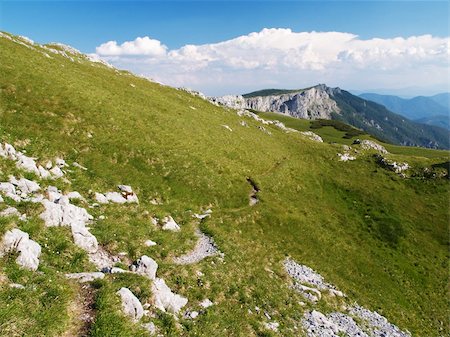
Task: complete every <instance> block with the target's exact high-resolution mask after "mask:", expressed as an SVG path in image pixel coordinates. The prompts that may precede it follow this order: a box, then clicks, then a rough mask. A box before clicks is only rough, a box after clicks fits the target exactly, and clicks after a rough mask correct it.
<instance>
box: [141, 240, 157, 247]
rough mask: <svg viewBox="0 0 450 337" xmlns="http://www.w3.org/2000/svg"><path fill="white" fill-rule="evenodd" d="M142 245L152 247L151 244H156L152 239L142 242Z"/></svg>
mask: <svg viewBox="0 0 450 337" xmlns="http://www.w3.org/2000/svg"><path fill="white" fill-rule="evenodd" d="M144 245H146V246H147V247H152V246H156V245H157V243H156V242H155V241H152V240H146V241H145V242H144Z"/></svg>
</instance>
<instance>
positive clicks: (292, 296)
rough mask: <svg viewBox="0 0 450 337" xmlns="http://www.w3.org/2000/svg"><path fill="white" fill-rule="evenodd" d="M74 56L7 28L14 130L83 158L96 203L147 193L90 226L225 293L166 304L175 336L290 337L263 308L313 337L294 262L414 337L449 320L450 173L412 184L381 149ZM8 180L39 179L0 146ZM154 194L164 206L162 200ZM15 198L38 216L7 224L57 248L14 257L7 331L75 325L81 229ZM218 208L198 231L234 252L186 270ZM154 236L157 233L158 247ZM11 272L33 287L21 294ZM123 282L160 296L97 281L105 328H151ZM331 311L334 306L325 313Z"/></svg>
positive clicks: (438, 331) (422, 156) (22, 141)
mask: <svg viewBox="0 0 450 337" xmlns="http://www.w3.org/2000/svg"><path fill="white" fill-rule="evenodd" d="M45 54H48V55H49V57H47V56H46V55H45ZM69 56H70V57H72V59H73V61H72V60H70V59H69V58H67V57H64V56H62V55H57V54H54V53H50V52H48V51H46V50H45V49H42V48H41V47H38V46H30V45H28V44H27V43H23V44H20V43H17V42H13V41H10V40H8V39H6V38H4V37H0V118H1V123H0V141H2V142H5V141H6V142H9V143H12V144H14V145H15V146H16V147H17V148H18V149H21V150H26V151H27V153H28V154H30V155H32V156H35V157H38V158H39V160H40V161H41V162H43V163H45V161H46V160H47V159H53V158H55V157H56V156H60V157H63V158H64V159H65V160H66V161H67V162H69V163H71V162H75V161H76V162H78V163H79V164H81V165H83V166H85V167H86V168H87V170H86V171H84V170H80V169H72V168H71V169H70V170H68V172H67V174H66V178H67V180H63V179H59V180H57V181H56V182H55V183H54V184H56V185H57V187H58V188H60V189H61V190H63V191H78V192H80V193H81V194H82V195H83V196H85V197H86V198H87V202H88V204H92V202H93V200H92V196H93V192H96V191H108V190H113V189H114V188H115V186H116V185H117V184H128V185H131V186H132V187H133V189H134V191H135V192H136V193H137V195H138V197H139V199H140V203H139V205H131V204H127V205H106V206H102V207H94V208H88V210H89V212H90V213H91V214H92V215H94V216H95V217H96V218H98V217H99V216H100V215H104V216H105V219H104V220H102V221H97V222H96V223H95V224H94V225H93V226H92V228H91V231H92V233H93V234H95V236H96V237H97V238H98V240H99V242H100V243H101V245H102V246H103V247H104V248H105V249H106V250H107V251H109V252H111V253H112V254H118V253H121V252H122V253H125V254H126V256H127V257H128V258H129V260H130V261H133V260H135V259H136V258H138V257H140V256H141V255H143V254H147V255H149V256H151V257H153V258H154V259H155V260H156V261H157V262H158V264H159V269H158V274H159V275H160V277H163V278H164V279H165V280H166V282H167V284H168V285H169V286H170V288H171V289H173V290H174V291H175V292H177V293H179V294H181V295H183V296H185V297H187V298H188V299H189V303H188V307H190V308H195V306H196V305H198V302H199V301H201V300H202V299H204V298H206V297H207V298H209V299H211V300H212V301H213V302H214V303H215V305H214V306H212V307H210V308H208V310H207V311H206V313H204V314H202V315H200V316H199V317H198V318H197V319H196V320H195V321H193V320H187V319H183V318H180V320H179V321H178V322H177V321H175V319H174V318H173V317H172V316H170V315H167V314H164V313H161V312H159V311H157V310H155V309H154V308H150V309H149V310H150V311H151V312H152V313H154V317H153V318H151V320H152V321H153V322H155V324H156V325H157V327H158V328H159V329H160V331H161V332H162V333H163V334H164V335H166V336H270V335H275V333H272V332H270V331H267V329H265V328H264V327H263V325H262V322H264V321H266V320H267V319H266V318H265V315H264V313H263V312H264V311H266V312H267V313H268V314H269V315H270V316H271V317H272V318H273V319H275V320H277V321H278V322H279V323H280V328H279V335H282V336H298V335H299V334H300V335H303V334H304V333H303V332H302V331H301V324H300V320H301V318H302V315H303V312H304V311H305V310H307V309H308V308H309V305H307V306H306V307H304V306H301V305H300V304H299V302H300V301H303V300H304V299H303V297H301V296H300V295H299V294H298V293H297V292H295V291H294V290H293V289H291V288H290V287H289V284H290V283H289V278H288V277H287V275H286V273H285V271H284V269H283V265H282V262H283V260H284V259H285V257H286V256H291V257H292V258H294V259H295V260H297V261H299V262H300V263H304V264H306V265H308V266H310V267H312V268H314V269H315V270H317V271H319V272H320V273H321V274H322V275H324V277H325V278H326V280H327V281H328V282H330V283H333V284H335V285H336V286H338V287H339V288H340V289H341V290H342V291H344V292H345V293H347V294H348V295H349V298H351V300H352V301H357V302H358V303H359V304H361V305H364V306H366V307H367V308H369V309H371V310H377V311H378V312H380V313H381V314H383V315H385V316H386V317H387V318H388V319H389V320H390V321H391V322H393V323H395V324H397V325H398V326H399V327H400V328H402V329H408V330H409V331H411V332H412V333H413V335H416V336H441V335H447V334H448V333H449V332H450V331H449V329H448V325H447V324H446V322H447V319H448V310H447V308H448V301H447V299H448V296H447V295H448V293H447V276H448V268H447V267H448V265H447V261H448V235H447V234H448V232H447V230H448V221H449V218H448V195H449V192H450V189H449V181H448V180H447V179H423V178H409V179H403V178H401V177H400V176H398V175H396V174H395V173H393V172H391V171H387V170H385V169H383V168H380V167H379V166H378V165H377V164H376V161H375V159H374V157H373V154H374V153H372V152H370V151H369V152H367V153H363V154H361V155H360V156H359V157H358V158H357V160H355V161H352V162H345V163H344V162H340V161H338V157H337V153H338V152H341V151H342V145H339V144H328V143H317V142H314V141H310V140H308V139H305V138H304V137H302V136H301V135H299V134H296V133H284V132H283V131H281V130H280V129H278V128H276V127H274V126H266V128H267V129H268V130H270V132H271V135H269V134H267V133H265V132H262V131H261V130H260V129H259V128H258V126H260V124H259V123H257V122H256V121H254V120H252V119H249V118H245V117H238V116H237V115H236V113H235V112H234V111H232V110H227V109H223V108H221V107H217V106H214V105H212V104H210V103H208V102H207V101H205V100H202V99H200V98H198V97H195V96H192V95H191V94H189V93H187V92H184V91H181V90H176V89H173V88H170V87H165V86H161V85H159V84H156V83H152V82H149V81H147V80H145V79H142V78H138V77H135V76H133V75H131V74H129V73H127V72H123V71H117V70H114V69H110V68H108V67H106V66H103V65H101V64H98V63H91V62H89V61H88V60H86V59H85V58H83V57H81V56H77V55H69ZM242 120H245V122H246V123H247V125H248V127H244V126H241V124H240V122H241V121H242ZM302 122H303V121H299V122H298V123H302ZM223 125H227V126H229V127H230V128H231V129H232V131H229V130H228V129H226V128H224V127H223ZM326 128H330V127H326ZM323 130H325V128H323ZM323 130H322V129H317V130H316V131H317V132H318V133H319V134H320V133H321V132H322V131H323ZM327 130H328V129H327ZM330 137H331V136H330ZM333 137H336V138H339V137H338V136H337V135H335V136H333ZM347 141H348V142H350V141H351V139H345V140H344V141H343V142H347ZM399 149H404V148H400V147H399ZM399 151H400V150H399ZM408 151H409V150H405V152H404V153H403V154H401V155H399V156H397V155H395V154H393V155H390V157H391V158H392V159H398V160H407V161H411V164H414V165H415V167H417V168H421V167H430V166H431V165H433V164H440V163H443V162H446V161H448V153H447V152H430V151H425V150H423V149H415V151H416V153H415V154H414V157H412V156H410V154H409V153H408ZM392 152H394V151H392ZM430 153H434V154H435V155H429V154H430ZM9 174H15V175H19V176H20V175H25V176H27V177H29V178H33V179H35V180H38V178H37V177H35V176H33V175H32V174H24V173H23V172H20V171H19V170H18V169H17V168H16V167H15V166H14V165H13V164H11V163H10V162H8V161H7V160H4V159H2V158H0V181H7V179H8V175H9ZM249 177H250V178H251V179H252V181H254V182H255V183H256V184H257V186H258V187H259V189H260V191H259V192H258V196H259V197H260V202H259V203H258V204H257V205H256V206H254V207H250V206H249V204H248V196H249V193H250V192H251V186H250V185H249V184H248V182H247V178H249ZM40 182H41V185H42V186H47V185H48V184H53V183H49V182H45V181H40ZM69 182H70V183H69ZM154 198H157V199H159V200H161V202H162V204H161V205H154V203H152V202H151V200H152V199H154ZM5 203H6V204H11V205H14V206H15V207H17V208H18V209H19V210H20V211H21V212H26V213H27V214H28V220H27V221H20V220H18V219H17V218H0V235H3V233H4V232H5V231H6V230H8V229H10V228H12V227H16V226H17V227H19V228H21V229H23V230H25V231H27V232H28V233H29V234H30V236H31V237H32V238H33V239H34V240H36V241H37V242H38V243H39V244H41V246H42V249H43V252H42V258H41V264H40V266H39V270H38V271H37V272H29V271H25V270H22V269H20V268H18V267H17V265H16V264H15V263H14V259H15V256H6V257H4V258H1V259H0V276H1V278H0V279H1V280H2V281H1V282H0V302H1V303H2V305H1V306H0V335H2V336H42V335H45V336H63V335H64V334H65V335H71V331H77V330H76V329H77V326H76V325H77V319H78V317H77V316H78V315H79V311H77V310H78V309H79V307H80V302H82V301H83V298H84V297H86V293H85V290H83V289H82V288H80V287H79V286H78V285H77V284H76V283H74V282H73V281H69V280H67V279H65V278H64V276H63V274H64V273H67V272H80V271H84V270H94V267H93V266H91V265H90V264H89V262H88V260H87V257H86V253H85V252H84V251H81V250H80V249H79V248H77V247H76V246H75V245H74V244H73V242H72V239H71V237H70V233H69V230H68V229H67V228H62V227H56V228H46V227H45V226H44V224H43V222H42V220H41V219H39V216H38V215H39V214H40V213H41V212H42V206H41V205H40V204H30V203H20V204H15V203H14V202H13V201H11V200H5ZM83 205H85V206H86V207H87V204H83ZM4 207H5V205H4V204H0V208H4ZM206 208H211V209H212V210H213V213H212V216H211V218H208V219H206V220H205V221H203V222H202V223H201V225H200V227H201V230H202V231H203V232H205V233H207V234H209V235H211V236H212V237H213V238H214V240H215V242H216V243H217V245H218V247H219V248H220V250H221V251H222V252H223V253H224V254H225V257H224V259H223V261H221V259H219V258H208V259H206V260H204V261H202V262H200V263H198V264H194V265H186V266H179V265H174V264H173V263H172V257H174V256H178V255H181V254H182V253H185V252H187V251H189V250H190V249H192V247H193V246H194V244H195V236H194V232H195V228H196V226H197V222H196V221H194V219H193V218H192V212H198V211H199V210H200V209H206ZM153 214H154V215H157V216H158V217H163V216H165V215H169V214H170V215H172V216H173V217H174V218H175V219H176V220H177V222H178V223H180V225H181V227H182V230H181V232H179V233H173V232H165V231H161V230H159V229H157V228H155V227H154V226H152V225H151V223H150V218H149V215H153ZM147 239H152V240H154V241H156V242H157V243H158V245H156V246H153V247H146V246H145V245H144V244H143V242H144V241H145V240H147ZM199 271H201V272H202V273H203V276H198V275H199V274H198V272H199ZM5 280H9V281H11V282H15V283H20V284H24V285H26V288H25V289H16V288H10V287H9V286H8V285H7V282H6V281H5ZM124 285H127V286H128V287H130V289H131V290H132V291H133V292H134V293H135V294H136V295H137V296H138V298H139V299H140V300H141V301H142V302H145V301H146V300H148V299H149V298H150V297H151V290H150V287H149V282H148V280H147V279H144V278H143V277H141V276H138V275H134V274H113V275H107V277H105V279H104V280H101V281H97V282H95V283H94V284H93V285H92V286H91V288H90V291H91V292H92V296H93V298H94V309H95V311H94V313H95V321H94V323H93V325H92V326H91V327H90V335H91V336H141V335H142V336H143V335H145V332H144V331H143V330H142V329H141V328H140V326H139V325H137V324H132V323H131V321H129V320H128V319H127V318H126V317H125V316H124V315H123V314H122V313H121V311H120V303H119V298H118V297H117V295H116V294H115V292H116V291H117V290H118V289H119V288H120V287H122V286H124ZM80 297H81V300H80ZM255 306H258V307H259V308H261V311H259V312H257V311H255ZM332 308H333V303H329V304H324V308H323V310H324V311H326V310H332Z"/></svg>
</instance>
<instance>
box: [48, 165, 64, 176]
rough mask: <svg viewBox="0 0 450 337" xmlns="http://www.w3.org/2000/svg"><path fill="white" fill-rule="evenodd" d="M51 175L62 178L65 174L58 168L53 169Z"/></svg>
mask: <svg viewBox="0 0 450 337" xmlns="http://www.w3.org/2000/svg"><path fill="white" fill-rule="evenodd" d="M50 173H51V175H52V176H53V177H55V178H61V177H62V176H64V172H63V171H62V170H61V169H60V168H59V167H58V166H55V167H53V168H52V169H51V170H50Z"/></svg>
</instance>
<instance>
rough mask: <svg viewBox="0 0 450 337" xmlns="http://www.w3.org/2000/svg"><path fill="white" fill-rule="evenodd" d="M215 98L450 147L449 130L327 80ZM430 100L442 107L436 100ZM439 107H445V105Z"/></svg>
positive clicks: (420, 143) (405, 141) (400, 141)
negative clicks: (410, 116) (427, 123)
mask: <svg viewBox="0 0 450 337" xmlns="http://www.w3.org/2000/svg"><path fill="white" fill-rule="evenodd" d="M213 100H215V101H216V102H218V103H221V104H224V105H227V106H231V107H235V108H249V109H253V110H256V111H262V112H277V113H282V114H287V115H290V116H293V117H296V118H304V119H333V120H339V121H342V122H345V123H347V124H350V125H352V126H354V127H357V128H359V129H362V130H364V131H366V132H368V133H370V134H371V135H373V136H375V137H377V138H379V139H382V140H385V141H388V142H391V143H394V144H400V145H407V146H423V147H430V148H442V149H448V148H449V147H450V144H449V132H448V130H445V129H443V128H440V127H437V126H433V125H425V124H421V123H418V122H414V121H411V120H409V119H407V118H405V117H403V116H400V115H399V114H396V113H393V112H392V111H390V110H388V109H387V108H386V107H385V106H383V105H381V104H378V103H375V102H373V101H371V100H367V99H363V98H361V97H358V96H355V95H352V94H351V93H349V92H348V91H345V90H342V89H340V88H330V87H327V86H326V85H324V84H319V85H316V86H314V87H311V88H305V89H295V90H292V89H264V90H260V91H255V92H252V93H248V94H244V95H242V96H223V97H216V98H213ZM431 103H432V104H434V105H436V106H438V107H440V105H438V103H435V102H434V101H431ZM439 109H440V110H439V111H442V110H444V109H445V108H443V107H440V108H439Z"/></svg>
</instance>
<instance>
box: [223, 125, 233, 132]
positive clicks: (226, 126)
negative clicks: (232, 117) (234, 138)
mask: <svg viewBox="0 0 450 337" xmlns="http://www.w3.org/2000/svg"><path fill="white" fill-rule="evenodd" d="M222 126H223V127H224V128H225V129H227V130H228V131H233V129H232V128H230V127H229V126H228V125H222Z"/></svg>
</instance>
